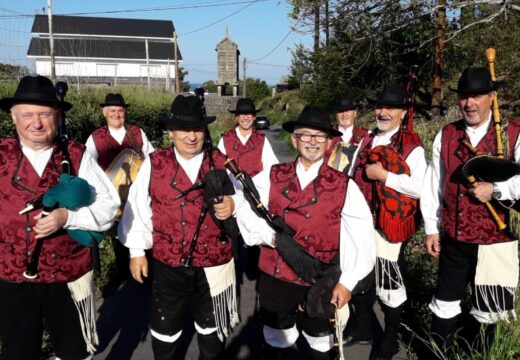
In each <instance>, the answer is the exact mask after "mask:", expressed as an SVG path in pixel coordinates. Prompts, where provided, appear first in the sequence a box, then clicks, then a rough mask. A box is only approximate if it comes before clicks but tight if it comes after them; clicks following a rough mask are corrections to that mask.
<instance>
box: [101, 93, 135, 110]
mask: <svg viewBox="0 0 520 360" xmlns="http://www.w3.org/2000/svg"><path fill="white" fill-rule="evenodd" d="M99 106H101V107H105V106H122V107H124V108H127V107H129V106H130V104H127V103H125V99H124V98H123V95H121V94H113V93H108V94H107V96H105V102H104V103H101V104H99Z"/></svg>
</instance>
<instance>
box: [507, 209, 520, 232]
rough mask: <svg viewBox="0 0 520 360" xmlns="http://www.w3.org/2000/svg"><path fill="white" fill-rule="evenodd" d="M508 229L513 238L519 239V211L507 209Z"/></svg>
mask: <svg viewBox="0 0 520 360" xmlns="http://www.w3.org/2000/svg"><path fill="white" fill-rule="evenodd" d="M509 231H510V232H511V234H513V235H514V237H515V239H520V212H518V211H516V210H514V209H509Z"/></svg>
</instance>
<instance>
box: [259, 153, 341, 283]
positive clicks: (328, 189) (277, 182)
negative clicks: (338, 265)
mask: <svg viewBox="0 0 520 360" xmlns="http://www.w3.org/2000/svg"><path fill="white" fill-rule="evenodd" d="M348 179H349V178H348V176H347V175H345V174H343V173H341V172H339V171H337V170H334V169H332V168H330V167H329V166H327V165H326V164H325V163H324V164H323V165H322V166H321V168H320V170H319V173H318V176H317V177H316V179H314V180H313V181H312V182H311V183H310V184H309V185H307V186H306V187H305V189H303V190H302V189H301V188H300V183H299V181H298V177H297V176H296V163H295V162H291V163H284V164H278V165H273V166H272V168H271V174H270V182H271V188H270V192H269V212H270V213H271V214H272V215H273V216H274V215H278V216H282V217H283V219H284V221H285V222H286V223H287V225H289V226H290V227H291V228H292V229H293V230H294V231H295V232H296V234H295V236H294V240H295V241H296V242H297V243H298V244H299V245H300V246H301V247H302V248H303V249H304V250H305V251H306V252H307V253H309V254H310V255H311V256H313V257H315V258H317V259H319V260H321V261H323V262H326V263H330V262H331V261H332V258H333V257H334V255H336V253H337V251H338V250H339V234H340V226H341V210H342V208H343V203H344V201H345V194H346V192H347V183H348ZM258 266H259V268H260V270H262V271H263V272H264V273H266V274H268V275H271V276H273V277H275V278H278V279H281V280H284V281H288V282H291V283H295V284H299V285H310V284H309V283H307V282H306V281H304V280H302V279H300V278H299V277H298V275H297V274H296V273H295V272H294V271H293V270H292V268H291V267H290V266H289V265H288V264H287V263H286V262H285V261H284V260H283V259H282V257H281V256H280V254H279V253H278V250H276V248H271V247H269V246H262V248H261V250H260V260H259V264H258Z"/></svg>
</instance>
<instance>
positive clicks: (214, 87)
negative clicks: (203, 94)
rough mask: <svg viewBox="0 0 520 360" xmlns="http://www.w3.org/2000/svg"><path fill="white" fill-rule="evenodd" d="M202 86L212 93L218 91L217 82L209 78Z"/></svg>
mask: <svg viewBox="0 0 520 360" xmlns="http://www.w3.org/2000/svg"><path fill="white" fill-rule="evenodd" d="M202 87H203V88H204V89H205V90H206V91H207V92H210V93H216V92H217V84H215V81H213V80H208V81H205V82H204V84H202Z"/></svg>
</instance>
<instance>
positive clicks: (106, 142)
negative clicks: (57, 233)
mask: <svg viewBox="0 0 520 360" xmlns="http://www.w3.org/2000/svg"><path fill="white" fill-rule="evenodd" d="M99 106H101V108H102V109H103V110H102V111H103V117H104V118H105V120H106V122H107V124H106V125H105V126H103V127H101V128H99V129H97V130H95V131H94V132H93V133H92V135H90V136H89V138H88V139H87V142H86V143H85V146H86V148H87V151H88V152H89V153H90V155H92V157H93V158H94V159H96V160H97V162H98V164H99V166H100V167H101V169H103V171H106V170H107V169H108V168H109V166H110V164H112V162H113V161H114V159H115V158H116V157H118V155H119V154H120V153H121V151H123V150H124V149H132V150H134V151H135V152H136V155H135V156H136V157H141V158H142V157H147V156H148V155H149V154H150V153H151V152H152V151H153V150H154V149H153V146H152V144H151V143H150V142H149V141H148V138H147V137H146V134H145V133H144V131H143V130H142V129H141V128H140V127H139V126H137V125H127V124H125V120H126V112H127V109H128V107H129V106H130V105H129V104H127V103H125V99H124V98H123V96H122V95H121V94H113V93H109V94H107V95H106V97H105V101H104V102H103V103H101V104H99ZM113 171H114V172H116V171H117V169H115V170H113ZM127 176H130V175H127ZM134 176H135V175H134ZM126 191H127V190H126ZM120 193H121V191H120ZM125 200H126V199H125V198H124V196H121V203H122V204H121V209H122V208H123V206H124V202H125ZM120 214H121V211H119V212H118V215H117V219H116V220H119V218H120ZM116 224H117V221H116ZM115 228H117V225H116V226H115ZM115 228H114V230H115ZM110 233H115V231H110ZM112 246H113V248H114V254H115V256H116V273H115V274H114V275H113V276H112V279H111V284H114V285H116V286H117V285H119V284H120V283H121V282H124V281H126V280H127V279H128V278H129V276H130V274H129V271H128V250H127V249H126V248H125V247H124V246H121V243H120V242H119V241H118V240H117V236H116V235H115V234H113V237H112Z"/></svg>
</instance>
